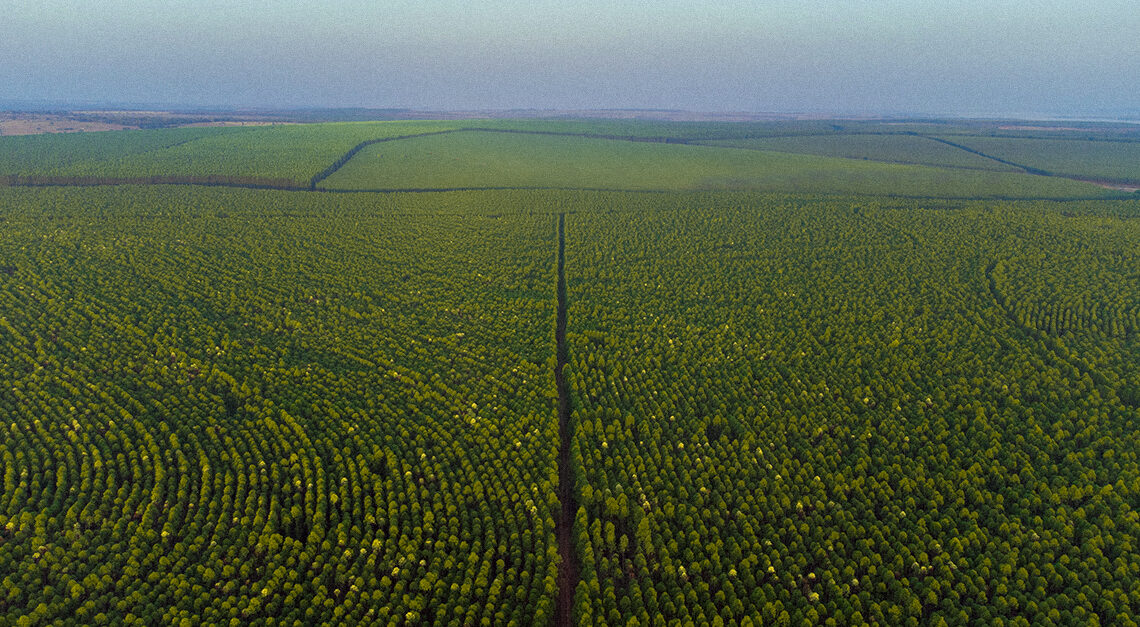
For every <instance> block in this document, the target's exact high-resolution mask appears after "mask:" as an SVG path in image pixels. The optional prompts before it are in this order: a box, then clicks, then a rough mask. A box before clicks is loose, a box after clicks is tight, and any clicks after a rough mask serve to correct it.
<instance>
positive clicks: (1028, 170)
mask: <svg viewBox="0 0 1140 627" xmlns="http://www.w3.org/2000/svg"><path fill="white" fill-rule="evenodd" d="M918 137H925V138H926V139H929V140H930V141H934V142H938V143H940V144H946V145H947V146H953V147H954V148H957V149H959V150H965V151H966V152H968V153H970V154H975V155H978V156H979V157H985V158H986V159H989V160H991V161H996V162H998V163H1001V164H1003V165H1008V166H1011V167H1014V168H1018V169H1019V170H1022V171H1024V172H1025V173H1026V174H1036V175H1038V176H1057V175H1055V174H1053V173H1052V172H1046V171H1045V170H1038V169H1037V168H1032V167H1029V166H1027V165H1022V164H1020V163H1014V162H1012V161H1008V160H1006V159H1002V158H1001V157H995V156H993V155H987V154H986V153H984V152H978V151H977V150H974V149H973V148H970V147H968V146H963V145H962V144H956V143H954V142H952V141H950V140H946V139H942V138H941V137H934V136H931V135H918ZM1062 178H1072V177H1067V176H1066V177H1062Z"/></svg>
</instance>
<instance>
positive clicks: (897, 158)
mask: <svg viewBox="0 0 1140 627" xmlns="http://www.w3.org/2000/svg"><path fill="white" fill-rule="evenodd" d="M702 143H705V144H708V145H711V146H731V147H736V148H751V149H753V150H775V151H779V152H795V153H803V154H810V155H822V156H826V157H844V158H847V159H868V160H871V161H883V162H887V163H910V164H919V165H933V166H946V167H956V168H973V169H978V170H995V171H1004V172H1016V171H1018V170H1017V169H1016V168H1014V167H1012V166H1008V165H1003V164H1001V163H998V162H996V161H994V160H992V159H987V158H985V157H982V156H979V155H975V154H971V153H969V152H966V151H965V150H961V149H958V148H954V147H953V146H947V145H946V144H941V143H939V142H935V141H931V140H930V139H927V138H925V137H918V136H914V135H886V134H838V133H836V134H829V135H800V136H794V137H768V138H756V139H737V140H719V141H710V142H702Z"/></svg>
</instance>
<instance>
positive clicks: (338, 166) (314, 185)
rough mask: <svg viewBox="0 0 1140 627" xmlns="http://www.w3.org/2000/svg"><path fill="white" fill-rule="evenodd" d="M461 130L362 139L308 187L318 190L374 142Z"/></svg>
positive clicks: (312, 179) (316, 177) (315, 177)
mask: <svg viewBox="0 0 1140 627" xmlns="http://www.w3.org/2000/svg"><path fill="white" fill-rule="evenodd" d="M461 130H463V129H447V130H443V131H430V132H427V133H413V134H411V135H397V136H396V137H381V138H379V139H369V140H366V141H362V142H360V143H359V144H357V145H355V146H353V147H352V148H350V149H349V150H348V152H346V153H344V154H343V155H341V156H340V158H339V159H337V160H336V161H334V162H333V163H332V165H330V166H329V167H327V168H325V169H324V170H321V171H320V173H318V174H317V175H316V176H314V177H313V178H311V179H309V187H308V189H309V191H316V190H317V185H319V184H320V182H321V181H323V180H325V179H327V178H328V177H330V176H332V175H333V173H335V172H336V171H337V170H339V169H341V167H342V166H344V164H346V163H348V161H349V160H350V159H352V158H353V157H355V156H356V153H358V152H360V151H361V150H364V149H365V148H367V147H368V146H371V145H373V144H380V143H383V142H394V141H396V140H400V139H412V138H415V137H427V136H428V135H444V134H447V133H455V132H456V131H461Z"/></svg>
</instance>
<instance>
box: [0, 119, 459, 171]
mask: <svg viewBox="0 0 1140 627" xmlns="http://www.w3.org/2000/svg"><path fill="white" fill-rule="evenodd" d="M452 127H453V125H452V124H451V123H449V122H435V121H425V122H418V121H417V122H345V123H331V124H307V125H303V124H298V125H282V126H266V127H255V128H225V129H216V128H211V129H177V130H175V131H140V132H134V133H131V134H130V135H129V137H132V138H133V137H135V136H136V135H137V136H138V137H141V138H145V139H146V141H145V142H143V143H142V145H145V146H147V148H145V149H141V150H133V151H128V150H104V151H102V152H100V151H98V150H92V151H91V153H92V154H90V155H86V156H84V157H83V158H80V159H75V160H70V161H64V162H63V163H60V162H58V161H53V160H51V159H44V161H43V162H41V163H35V162H31V163H30V164H29V165H27V166H23V167H22V168H20V169H18V170H17V171H16V172H12V173H34V174H46V175H52V176H76V177H124V178H129V177H150V176H161V175H182V176H229V177H258V178H266V179H283V180H288V181H290V182H292V183H293V184H295V185H305V184H307V183H308V182H309V180H310V179H311V178H312V177H313V176H314V175H316V174H317V173H319V172H321V171H322V170H324V169H325V168H326V167H328V166H329V164H331V163H333V162H335V161H336V160H337V159H338V158H339V157H340V156H341V155H343V154H345V153H346V152H348V151H349V150H350V149H351V148H352V147H353V146H355V145H357V144H359V143H360V142H362V141H367V140H371V139H378V138H384V137H396V136H400V135H412V134H416V133H425V132H433V131H438V130H445V129H448V128H452ZM168 134H171V135H172V136H174V137H178V138H182V139H183V141H180V142H170V143H167V144H166V145H161V144H160V145H153V144H156V143H158V142H157V141H155V140H153V139H150V138H152V137H166V136H167V135H168ZM183 136H185V137H183ZM72 137H77V136H69V137H66V138H61V139H54V137H53V138H52V139H50V140H45V139H44V138H42V137H35V138H28V139H29V142H34V141H55V142H59V143H61V144H65V142H67V141H68V140H72ZM13 139H19V138H13ZM77 139H83V138H81V137H77ZM186 140H193V141H186ZM5 141H7V140H5ZM72 141H74V140H72ZM88 141H89V142H92V143H94V144H95V145H98V144H97V142H96V140H88ZM64 151H65V152H66V149H64ZM53 158H54V157H53Z"/></svg>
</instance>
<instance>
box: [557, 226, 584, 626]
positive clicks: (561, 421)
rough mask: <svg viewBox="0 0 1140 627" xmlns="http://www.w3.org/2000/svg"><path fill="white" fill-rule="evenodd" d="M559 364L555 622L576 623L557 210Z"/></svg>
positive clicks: (562, 251) (561, 236)
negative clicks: (557, 560) (557, 558)
mask: <svg viewBox="0 0 1140 627" xmlns="http://www.w3.org/2000/svg"><path fill="white" fill-rule="evenodd" d="M554 337H555V344H556V346H557V349H556V359H557V361H556V365H555V366H554V381H555V385H556V386H557V387H558V439H559V443H558V501H559V504H560V505H561V509H560V510H559V515H558V518H557V520H556V521H555V529H556V535H557V537H558V554H559V557H561V560H560V562H559V565H558V608H557V611H556V613H555V625H557V626H558V627H569V626H570V625H572V624H573V610H574V592H575V590H576V589H577V587H578V577H579V574H578V556H577V555H575V553H574V546H573V544H572V542H571V537H570V535H571V534H570V532H571V529H572V527H573V525H574V515H575V514H576V513H577V512H578V503H577V501H578V500H577V499H576V498H574V495H575V491H574V477H573V473H572V472H571V470H570V446H571V442H572V441H573V439H574V434H573V431H572V429H571V425H570V391H569V389H568V388H567V386H566V377H565V375H564V374H563V369H564V368H565V367H566V362H567V358H568V353H567V349H566V214H565V213H560V214H558V316H557V319H556V322H555V331H554Z"/></svg>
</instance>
